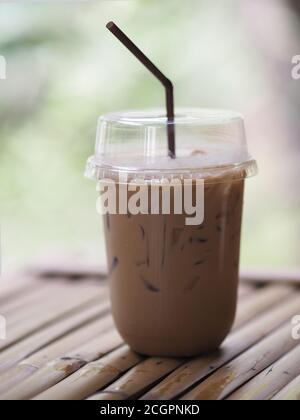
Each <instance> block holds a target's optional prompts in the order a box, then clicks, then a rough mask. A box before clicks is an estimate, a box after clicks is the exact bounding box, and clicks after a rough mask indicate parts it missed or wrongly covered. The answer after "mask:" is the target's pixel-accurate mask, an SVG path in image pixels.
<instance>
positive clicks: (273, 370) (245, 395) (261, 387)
mask: <svg viewBox="0 0 300 420" xmlns="http://www.w3.org/2000/svg"><path fill="white" fill-rule="evenodd" d="M298 375H300V345H298V346H297V347H296V348H295V349H294V350H292V351H291V352H289V353H288V354H287V355H285V356H284V357H283V358H281V359H280V360H278V361H277V362H276V363H274V364H273V365H271V366H269V367H268V368H267V369H265V370H264V371H263V372H261V373H260V374H259V375H257V376H255V377H254V378H253V379H252V380H251V381H249V382H248V383H246V384H245V385H243V386H242V387H241V388H239V389H238V390H237V391H235V392H234V393H233V394H231V395H230V396H229V398H228V399H229V400H258V401H261V400H271V399H272V398H273V397H274V396H275V395H276V394H278V392H279V391H280V390H281V389H282V388H284V387H285V386H286V385H288V384H289V383H290V382H291V381H292V380H294V379H295V378H296V377H297V376H298Z"/></svg>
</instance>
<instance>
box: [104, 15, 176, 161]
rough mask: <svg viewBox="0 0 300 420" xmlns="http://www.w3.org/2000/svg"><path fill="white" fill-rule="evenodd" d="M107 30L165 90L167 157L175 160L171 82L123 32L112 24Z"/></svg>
mask: <svg viewBox="0 0 300 420" xmlns="http://www.w3.org/2000/svg"><path fill="white" fill-rule="evenodd" d="M106 27H107V29H108V30H110V32H111V33H113V34H114V35H115V36H116V37H117V38H118V39H119V41H121V42H122V44H123V45H125V47H126V48H127V49H128V50H129V51H130V52H132V54H133V55H134V56H135V57H136V58H137V59H138V60H139V61H140V62H141V63H142V64H143V65H144V66H145V67H146V68H147V69H148V70H149V71H150V72H151V73H152V74H153V75H154V76H155V77H156V78H157V79H158V80H159V81H160V82H161V83H162V84H163V86H164V87H165V90H166V105H167V118H168V124H167V130H168V148H169V156H170V157H171V158H172V159H175V157H176V153H175V129H174V92H173V84H172V82H171V81H170V80H169V79H168V78H167V77H166V76H165V75H164V74H163V73H162V72H161V71H160V70H159V69H158V68H157V67H156V66H155V65H154V64H153V63H152V61H150V60H149V58H148V57H146V56H145V54H144V53H143V52H142V51H141V50H140V49H139V48H138V47H137V46H136V45H135V44H134V43H133V42H132V41H131V40H130V39H129V38H128V36H127V35H125V34H124V32H123V31H121V29H120V28H119V27H118V26H117V25H116V24H115V23H114V22H109V23H108V24H107V25H106Z"/></svg>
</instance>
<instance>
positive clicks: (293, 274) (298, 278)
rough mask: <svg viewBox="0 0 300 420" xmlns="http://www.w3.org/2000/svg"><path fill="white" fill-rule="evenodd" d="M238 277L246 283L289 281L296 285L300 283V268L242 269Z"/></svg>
mask: <svg viewBox="0 0 300 420" xmlns="http://www.w3.org/2000/svg"><path fill="white" fill-rule="evenodd" d="M240 278H241V281H242V282H246V283H247V282H248V283H256V284H262V283H285V284H286V283H291V284H294V285H296V286H297V285H300V268H276V269H274V268H269V269H268V268H259V269H243V270H241V275H240Z"/></svg>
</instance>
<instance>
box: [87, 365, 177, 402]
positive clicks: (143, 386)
mask: <svg viewBox="0 0 300 420" xmlns="http://www.w3.org/2000/svg"><path fill="white" fill-rule="evenodd" d="M182 363H183V360H182V359H168V358H161V357H151V358H148V359H146V360H144V361H143V362H141V363H139V364H138V365H137V366H134V367H133V368H132V369H131V370H130V371H129V372H127V373H126V374H125V375H124V376H122V377H121V378H120V379H118V380H117V381H116V382H114V383H113V384H112V385H110V386H109V387H108V388H105V389H104V390H103V391H101V392H99V393H97V394H95V395H94V396H93V397H91V398H90V399H91V400H123V399H124V400H126V399H129V398H130V399H133V398H136V397H138V396H139V395H140V394H142V393H143V392H145V391H146V390H147V388H149V386H151V385H153V384H155V382H157V381H158V380H160V379H162V378H164V377H165V376H166V375H167V374H169V373H170V372H172V371H173V370H174V369H176V368H177V367H178V366H180V365H181V364H182Z"/></svg>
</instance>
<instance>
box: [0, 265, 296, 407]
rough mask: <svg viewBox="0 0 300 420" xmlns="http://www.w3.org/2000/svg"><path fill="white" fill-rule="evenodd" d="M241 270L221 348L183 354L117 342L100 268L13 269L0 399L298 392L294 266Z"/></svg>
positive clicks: (6, 294) (0, 297) (1, 293)
mask: <svg viewBox="0 0 300 420" xmlns="http://www.w3.org/2000/svg"><path fill="white" fill-rule="evenodd" d="M243 278H244V280H243V281H242V284H241V286H240V291H239V307H238V314H237V318H236V322H235V325H234V328H233V331H232V332H231V334H230V335H229V337H228V338H227V340H226V341H225V343H224V344H223V346H222V348H221V349H220V350H219V351H218V352H215V353H214V354H210V355H207V356H203V357H197V358H193V359H188V360H187V359H168V358H159V357H152V358H145V357H142V356H140V355H137V354H135V353H133V352H132V351H131V350H130V349H129V348H128V347H127V346H126V345H125V344H124V343H123V342H122V339H121V338H120V336H119V335H118V333H117V332H116V330H115V328H114V325H113V320H112V318H111V315H110V310H109V299H108V291H107V279H106V277H105V275H104V274H102V275H101V273H100V274H99V273H98V271H97V268H95V267H87V266H86V267H79V266H77V267H76V268H74V264H70V265H68V264H66V265H64V266H60V267H55V266H51V265H50V266H40V267H38V268H35V269H33V270H31V271H29V272H27V273H26V274H22V275H20V274H19V275H18V276H17V278H12V279H11V280H10V281H9V282H5V283H2V285H1V287H0V314H1V315H2V316H4V317H5V318H6V322H7V337H6V339H5V340H0V399H1V400H7V399H12V400H20V399H52V400H56V399H57V400H60V399H68V400H69V399H72V400H78V399H93V400H115V399H117V400H124V399H138V398H141V399H146V400H147V399H148V400H150V399H152V400H169V399H185V400H207V399H210V400H218V399H233V400H240V399H242V400H247V399H257V400H262V399H281V400H282V399H300V340H296V339H295V338H293V337H292V329H293V325H292V318H293V317H294V316H295V315H300V288H299V286H300V281H299V280H300V271H299V275H298V274H297V273H296V272H295V273H292V274H291V273H285V274H284V273H281V274H280V275H279V274H278V273H274V274H272V273H270V272H266V271H265V272H247V273H244V275H243ZM272 280H274V282H273V281H272ZM298 331H299V329H298Z"/></svg>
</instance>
